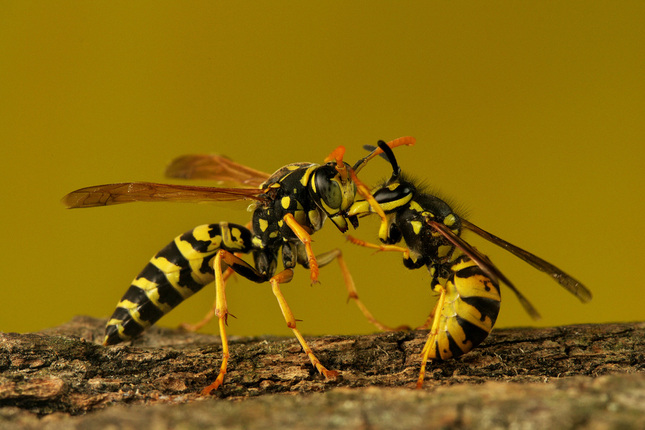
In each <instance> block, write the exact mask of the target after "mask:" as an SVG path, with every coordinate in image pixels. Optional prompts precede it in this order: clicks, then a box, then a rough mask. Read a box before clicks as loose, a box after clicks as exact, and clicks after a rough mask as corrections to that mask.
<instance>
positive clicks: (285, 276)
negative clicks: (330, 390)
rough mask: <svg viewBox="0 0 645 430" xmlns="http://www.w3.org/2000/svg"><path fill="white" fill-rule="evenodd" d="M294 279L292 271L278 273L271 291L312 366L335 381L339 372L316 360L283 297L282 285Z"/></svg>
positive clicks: (272, 282)
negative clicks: (328, 368)
mask: <svg viewBox="0 0 645 430" xmlns="http://www.w3.org/2000/svg"><path fill="white" fill-rule="evenodd" d="M292 278H293V270H292V269H285V270H283V271H282V272H280V273H278V274H277V275H275V276H273V277H272V278H271V279H270V280H269V282H270V283H271V289H272V291H273V295H274V296H275V297H276V299H278V304H279V305H280V310H281V311H282V315H283V316H284V320H285V321H286V322H287V327H289V328H290V329H291V330H292V331H293V334H294V335H295V336H296V338H297V339H298V342H300V345H301V346H302V349H303V350H304V351H305V353H306V354H307V357H309V360H311V364H313V365H314V367H315V368H316V370H318V372H320V373H321V374H322V375H323V376H324V377H325V378H327V379H335V378H336V377H337V376H338V372H336V371H335V370H327V368H325V366H323V365H322V363H320V360H318V358H316V356H315V355H314V353H313V351H312V350H311V348H310V347H309V345H308V344H307V341H305V338H304V337H302V334H300V331H299V330H298V329H297V328H296V319H295V318H294V316H293V313H292V312H291V308H289V304H288V303H287V301H286V299H285V298H284V296H283V295H282V291H280V284H281V283H282V284H284V283H286V282H289V281H291V279H292Z"/></svg>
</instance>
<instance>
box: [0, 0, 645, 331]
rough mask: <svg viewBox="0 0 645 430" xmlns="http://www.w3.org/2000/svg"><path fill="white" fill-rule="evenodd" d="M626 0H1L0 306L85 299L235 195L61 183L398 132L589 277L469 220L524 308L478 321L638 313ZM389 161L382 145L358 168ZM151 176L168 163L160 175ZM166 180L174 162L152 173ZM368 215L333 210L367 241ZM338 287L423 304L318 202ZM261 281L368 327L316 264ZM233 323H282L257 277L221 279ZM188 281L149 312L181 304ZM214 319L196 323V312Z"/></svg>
mask: <svg viewBox="0 0 645 430" xmlns="http://www.w3.org/2000/svg"><path fill="white" fill-rule="evenodd" d="M644 20H645V3H643V2H639V1H633V2H630V1H625V2H621V3H620V6H618V5H615V4H614V3H611V2H596V1H592V2H582V3H581V2H566V3H563V2H528V3H526V2H525V3H508V2H495V1H493V2H486V3H485V4H479V3H478V4H468V5H463V4H460V5H454V4H452V3H448V2H426V1H417V2H414V1H412V2H351V3H348V2H342V1H332V2H324V4H323V3H315V2H305V3H302V2H295V1H289V2H285V1H279V2H232V1H231V2H209V1H194V2H161V3H160V2H145V1H140V2H135V3H132V2H81V1H73V2H65V1H59V2H24V1H6V2H2V4H1V5H0V55H1V56H2V57H1V58H2V63H1V66H0V100H1V101H0V142H2V148H3V150H2V161H3V162H2V164H3V167H2V169H1V173H0V175H2V176H1V181H2V185H3V193H2V194H3V198H2V211H1V212H0V217H1V219H0V228H1V229H2V231H1V234H2V237H3V242H4V243H3V246H2V247H1V248H0V254H1V255H0V262H1V263H0V264H1V265H2V274H3V278H2V282H3V286H2V296H1V299H0V330H1V331H18V332H28V331H36V330H40V329H43V328H46V327H51V326H55V325H58V324H61V323H63V322H65V321H67V320H69V319H70V318H72V317H73V316H74V315H78V314H85V315H91V316H94V317H108V316H109V315H110V314H111V313H112V311H113V309H114V306H115V305H116V303H117V302H118V300H119V299H120V297H121V295H122V294H123V293H124V292H125V290H126V289H127V287H128V286H129V284H130V282H131V281H132V279H133V278H134V277H135V275H137V274H138V273H139V271H140V270H141V269H142V268H143V266H144V265H145V264H146V263H147V261H148V259H149V258H150V257H152V256H153V255H154V254H155V253H156V252H157V251H158V250H159V249H161V248H162V247H163V246H165V245H166V244H167V243H168V242H170V241H171V240H172V239H173V238H174V237H175V236H177V235H178V234H181V233H183V232H185V231H187V230H190V229H192V228H193V227H195V226H197V225H200V224H205V223H214V222H218V221H229V222H237V223H242V224H244V223H246V222H247V221H248V220H249V214H248V213H247V212H245V210H244V205H242V208H241V209H240V205H233V207H229V206H227V205H223V204H222V205H220V204H218V205H197V204H195V205H190V204H181V203H174V204H173V203H154V204H153V203H149V204H146V203H139V204H130V205H119V206H112V207H105V208H94V209H83V210H66V209H64V207H63V206H62V205H61V204H60V202H59V200H60V198H61V197H62V196H63V195H64V194H66V193H67V192H70V191H72V190H74V189H77V188H80V187H84V186H89V185H96V184H104V183H110V182H122V181H153V182H154V181H157V182H159V181H167V180H166V179H164V178H163V171H164V167H165V165H166V164H167V163H168V162H169V161H170V160H171V159H173V158H174V157H176V156H178V155H181V154H186V153H220V154H225V155H228V156H229V157H231V158H232V159H234V160H236V161H239V162H241V163H244V164H246V165H248V166H251V167H254V168H256V169H259V170H263V171H266V172H273V171H274V170H276V169H277V168H279V167H280V166H283V165H285V164H287V163H291V162H296V161H311V162H321V161H322V160H323V158H324V157H325V156H326V155H327V154H328V153H329V152H330V151H331V150H332V149H334V148H335V147H336V146H338V145H341V144H342V145H345V146H346V147H347V155H346V159H347V160H348V161H350V162H354V161H356V160H357V159H358V158H359V157H362V156H363V155H364V151H363V150H362V146H363V145H365V144H375V143H376V141H377V140H378V139H384V140H391V139H394V138H396V137H399V136H406V135H410V136H414V137H416V139H417V144H416V146H414V147H406V148H400V149H398V150H397V151H396V154H397V157H398V159H399V162H400V164H401V165H402V166H403V167H404V169H405V170H407V171H408V172H409V173H410V174H412V175H414V176H416V177H418V178H420V179H423V180H424V181H426V183H427V184H428V185H429V186H430V189H432V190H433V191H436V192H437V194H438V195H440V196H443V197H446V198H447V199H448V200H449V201H450V202H452V203H454V205H455V206H456V207H457V208H459V210H460V213H462V214H463V213H466V214H467V215H468V218H469V219H470V220H471V221H472V222H474V223H475V224H477V225H479V226H480V227H482V228H484V229H486V230H488V231H490V232H492V233H494V234H496V235H498V236H500V237H502V238H504V239H506V240H508V241H510V242H512V243H514V244H516V245H519V246H521V247H524V248H525V249H527V250H530V251H531V252H533V253H535V254H537V255H539V256H541V257H543V258H545V259H547V260H548V261H550V262H553V263H554V264H556V265H558V266H559V267H561V268H563V269H564V270H565V271H567V272H568V273H570V274H572V275H574V276H575V277H576V278H578V279H580V280H581V281H583V282H584V283H585V284H586V285H587V286H588V287H589V288H590V289H591V290H592V291H593V294H594V299H593V300H592V302H590V303H589V304H586V305H583V304H581V303H580V302H578V300H576V299H575V298H574V297H573V296H571V295H570V294H569V293H567V292H566V291H565V290H564V289H563V288H561V287H560V286H559V285H558V284H556V283H555V282H553V281H551V280H550V279H549V278H548V277H547V276H545V275H544V274H542V273H540V272H538V271H536V270H534V269H533V268H531V267H530V266H529V265H527V264H526V263H524V262H522V261H521V260H519V259H517V258H515V257H513V256H511V255H510V254H508V253H506V252H505V251H503V250H501V249H499V248H497V247H496V246H495V245H493V244H489V243H487V242H485V241H484V240H482V239H479V238H477V237H476V236H475V235H473V234H471V235H468V236H467V237H466V238H467V239H468V240H469V241H471V243H473V244H474V245H476V246H477V247H478V248H479V249H480V250H482V251H484V252H485V253H486V254H488V255H489V256H490V257H491V258H492V260H493V261H495V262H496V264H497V265H498V266H499V267H500V268H501V269H502V271H503V272H504V273H505V274H506V275H507V276H508V277H509V278H510V279H511V280H513V281H514V282H515V284H516V285H517V286H518V288H519V289H520V290H521V291H522V292H523V293H524V294H525V295H526V296H527V297H528V298H529V299H530V300H532V302H533V303H534V304H535V306H536V307H537V308H538V309H539V310H540V311H541V313H542V316H543V319H542V320H540V321H532V320H531V319H530V318H529V317H528V315H526V314H525V313H524V311H523V310H522V308H521V306H520V305H519V303H518V302H517V300H516V299H515V297H514V296H513V295H512V294H511V292H510V291H509V290H508V289H507V288H505V289H504V290H503V296H504V302H503V306H502V311H501V315H500V318H499V320H498V327H507V326H527V325H544V326H553V325H560V324H574V323H600V322H607V321H633V320H642V319H643V315H644V310H643V309H644V308H645V297H644V294H643V287H642V281H641V279H642V276H643V274H642V273H641V271H642V270H643V265H642V262H643V260H644V257H645V251H644V247H643V238H644V237H645V234H644V233H645V227H644V222H643V213H645V199H644V198H643V192H644V185H645V173H644V172H643V170H644V169H643V162H644V160H645V149H644V148H645V121H643V113H644V112H645V84H644V82H645V80H644V79H643V71H644V70H645V46H644V45H645V43H644V42H645V35H644V33H643V31H642V23H643V22H644ZM361 176H362V178H363V180H364V181H366V182H368V183H370V184H375V183H376V182H377V181H378V180H380V179H382V178H385V177H387V176H389V167H388V165H387V163H385V162H384V161H383V160H380V159H378V160H374V161H373V162H372V163H370V164H369V165H368V167H367V168H366V169H365V170H364V171H363V172H362V174H361ZM167 182H172V181H167ZM175 182H176V181H175ZM377 226H378V223H377V222H376V221H371V222H369V221H366V222H364V223H363V224H362V227H361V228H360V229H359V230H358V231H356V232H352V234H355V235H356V236H358V237H360V238H363V239H366V240H371V241H375V240H376V233H377ZM314 239H315V243H314V249H315V250H316V251H317V252H323V251H326V250H329V249H332V248H334V247H340V248H342V250H343V252H344V253H345V256H346V260H347V264H348V266H349V267H350V269H351V271H352V273H353V275H354V278H355V281H356V284H357V287H358V289H359V292H360V293H361V297H362V299H363V300H364V302H365V303H366V304H367V306H368V307H369V308H370V309H371V310H372V312H373V313H374V314H375V315H376V316H377V317H378V318H380V319H381V320H382V321H383V322H385V323H387V324H391V325H399V324H409V325H413V326H415V325H418V324H421V323H422V322H423V321H424V320H425V318H426V316H427V315H428V313H429V312H430V310H431V309H432V306H433V304H434V297H433V295H432V293H431V291H430V289H429V282H430V277H429V275H428V274H427V272H425V270H416V271H409V270H406V269H405V268H404V267H403V265H402V264H401V256H400V255H398V254H394V253H380V254H376V255H375V254H374V253H373V252H372V251H371V250H367V249H362V248H357V247H353V246H351V245H349V244H347V243H346V241H345V240H344V238H343V236H342V234H341V233H339V232H338V231H337V230H336V229H335V228H334V227H333V225H331V224H327V225H326V226H325V228H324V229H323V230H322V231H320V232H318V233H317V234H316V235H315V236H314ZM320 280H321V284H319V285H316V286H313V287H312V286H310V285H309V276H308V273H307V272H306V271H305V270H303V269H299V270H297V272H296V276H295V278H294V280H293V281H292V282H291V283H290V284H287V285H285V286H284V287H283V292H284V294H285V296H286V297H287V299H288V301H289V303H290V305H291V307H292V309H293V311H294V313H295V316H296V317H297V318H298V319H301V320H302V322H300V323H299V328H300V329H301V330H302V331H303V333H305V334H350V333H369V332H373V331H375V329H374V328H373V327H372V326H371V325H370V324H368V323H367V322H366V321H365V319H364V318H363V316H362V315H361V314H360V312H359V311H358V309H356V307H355V306H354V305H353V304H351V303H349V304H346V292H345V289H344V286H343V283H342V277H341V275H340V271H339V269H338V266H337V265H336V264H335V263H334V264H332V265H330V266H328V267H326V268H324V269H323V270H322V271H321V276H320ZM227 293H228V304H229V309H230V311H231V313H232V314H234V315H235V316H236V318H231V319H229V332H230V334H234V335H259V334H277V335H289V334H290V331H289V330H288V329H287V328H286V326H285V323H284V320H283V318H282V315H281V314H280V310H279V308H278V305H277V303H276V301H275V299H274V297H273V295H272V294H271V289H270V287H269V285H268V284H263V285H258V284H254V283H251V282H249V281H247V280H245V279H243V278H241V277H237V279H236V280H233V281H232V282H231V283H230V285H229V288H228V289H227ZM213 300H214V288H213V287H208V288H205V289H204V290H202V291H201V292H200V293H199V294H197V295H195V296H193V297H192V298H191V299H190V300H188V301H186V302H185V303H183V304H182V305H181V306H180V307H179V308H177V309H176V310H175V311H173V312H172V313H170V314H169V315H168V316H167V317H165V318H164V319H162V320H161V322H160V323H161V325H164V326H170V327H172V326H176V325H177V324H179V323H180V322H183V321H192V322H194V321H197V320H199V319H201V317H202V316H203V315H204V314H205V313H206V312H207V310H208V309H209V308H210V306H212V303H213ZM205 330H206V331H210V332H216V331H217V326H216V324H211V325H210V326H207V327H206V328H205Z"/></svg>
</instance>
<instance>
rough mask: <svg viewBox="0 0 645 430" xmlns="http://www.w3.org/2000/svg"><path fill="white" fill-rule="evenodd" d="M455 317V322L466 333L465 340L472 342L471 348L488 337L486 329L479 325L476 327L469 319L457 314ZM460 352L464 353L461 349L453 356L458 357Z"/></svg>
mask: <svg viewBox="0 0 645 430" xmlns="http://www.w3.org/2000/svg"><path fill="white" fill-rule="evenodd" d="M455 318H457V324H459V326H460V327H461V328H462V330H463V331H464V333H465V334H466V341H470V342H472V344H473V346H472V347H473V348H475V347H476V346H477V345H479V344H480V343H482V342H483V341H484V339H486V338H487V337H488V332H487V331H486V330H483V329H481V328H480V327H477V326H476V325H474V324H473V323H471V322H470V321H468V320H465V319H463V318H461V317H460V316H459V315H457V316H456V317H455ZM462 354H464V352H463V351H462V352H460V353H459V354H457V355H455V357H458V356H459V355H462Z"/></svg>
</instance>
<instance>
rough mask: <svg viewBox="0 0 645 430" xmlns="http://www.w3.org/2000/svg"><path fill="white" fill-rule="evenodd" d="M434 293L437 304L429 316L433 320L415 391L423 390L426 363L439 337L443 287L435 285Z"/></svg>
mask: <svg viewBox="0 0 645 430" xmlns="http://www.w3.org/2000/svg"><path fill="white" fill-rule="evenodd" d="M435 291H437V292H438V293H439V300H437V304H436V305H435V307H434V310H433V311H432V314H430V315H431V316H432V315H434V318H433V320H432V328H431V329H430V333H428V340H427V341H426V344H425V345H424V346H423V350H422V351H421V369H420V370H419V379H417V389H421V388H423V379H424V378H425V375H426V364H427V363H428V359H429V358H430V354H431V353H432V350H433V348H436V344H437V336H438V335H439V323H440V322H441V309H443V304H444V302H445V300H446V289H445V288H444V287H443V286H441V285H437V286H436V287H435ZM426 324H427V322H426ZM433 357H434V356H433Z"/></svg>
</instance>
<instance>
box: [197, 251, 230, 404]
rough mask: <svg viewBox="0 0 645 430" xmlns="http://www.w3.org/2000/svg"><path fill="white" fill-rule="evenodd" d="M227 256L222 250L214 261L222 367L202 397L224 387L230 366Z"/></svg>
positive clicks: (204, 390)
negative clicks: (224, 267)
mask: <svg viewBox="0 0 645 430" xmlns="http://www.w3.org/2000/svg"><path fill="white" fill-rule="evenodd" d="M225 254H230V253H229V252H228V251H225V250H223V249H220V250H219V251H218V252H217V254H216V255H215V258H214V259H213V271H214V272H215V315H217V317H218V318H219V336H220V339H221V340H222V365H221V367H220V371H219V374H218V375H217V379H215V382H213V383H212V384H210V385H209V386H208V387H206V388H204V389H203V390H202V395H204V396H206V395H208V394H210V392H211V391H213V390H216V389H217V387H219V386H220V385H222V382H224V375H225V374H226V366H227V364H228V357H229V352H228V338H227V337H226V319H227V317H228V307H227V306H226V291H225V289H226V284H225V283H224V279H222V257H223V256H224V255H225ZM230 255H232V254H230Z"/></svg>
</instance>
